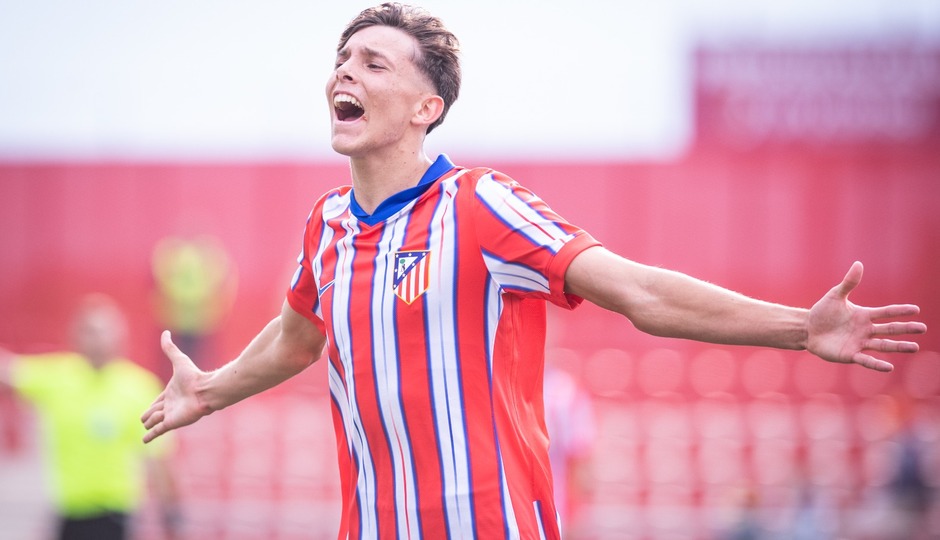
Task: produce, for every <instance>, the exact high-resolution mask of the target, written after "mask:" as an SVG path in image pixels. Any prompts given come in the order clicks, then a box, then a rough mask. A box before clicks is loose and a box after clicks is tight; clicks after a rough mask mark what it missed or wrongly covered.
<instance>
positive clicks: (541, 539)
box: [532, 501, 545, 540]
mask: <svg viewBox="0 0 940 540" xmlns="http://www.w3.org/2000/svg"><path fill="white" fill-rule="evenodd" d="M532 506H533V507H534V508H535V522H536V524H538V526H539V540H545V526H544V525H543V524H542V503H541V502H539V501H533V502H532Z"/></svg>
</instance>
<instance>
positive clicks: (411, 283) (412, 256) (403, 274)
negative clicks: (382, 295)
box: [393, 251, 431, 304]
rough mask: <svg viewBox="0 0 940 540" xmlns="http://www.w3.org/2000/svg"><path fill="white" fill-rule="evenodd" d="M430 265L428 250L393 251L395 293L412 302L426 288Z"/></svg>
mask: <svg viewBox="0 0 940 540" xmlns="http://www.w3.org/2000/svg"><path fill="white" fill-rule="evenodd" d="M430 267H431V252H430V251H396V252H395V280H394V281H393V285H394V287H395V295H396V296H398V297H399V298H401V299H402V300H404V301H405V303H408V304H410V303H412V302H414V301H415V300H417V299H418V297H420V296H421V295H422V294H424V293H425V292H426V291H427V290H428V284H429V283H430V281H431V278H430V274H431V272H430Z"/></svg>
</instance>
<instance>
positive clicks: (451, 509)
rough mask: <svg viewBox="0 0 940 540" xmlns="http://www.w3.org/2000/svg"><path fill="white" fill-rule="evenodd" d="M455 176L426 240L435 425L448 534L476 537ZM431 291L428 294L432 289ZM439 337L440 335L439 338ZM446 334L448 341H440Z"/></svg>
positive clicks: (445, 186)
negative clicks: (459, 309) (460, 325)
mask: <svg viewBox="0 0 940 540" xmlns="http://www.w3.org/2000/svg"><path fill="white" fill-rule="evenodd" d="M453 180H454V179H453V178H452V179H449V180H447V181H445V182H444V184H443V185H442V189H443V191H444V194H443V196H442V197H441V198H440V202H439V204H438V207H437V208H436V209H435V212H434V216H433V218H432V222H431V225H430V228H429V231H428V244H429V246H431V251H432V253H434V254H435V255H437V256H436V257H434V260H433V261H432V268H433V272H432V274H433V275H432V276H431V280H432V281H431V283H432V286H431V287H430V289H431V291H433V293H434V294H435V298H431V299H429V300H428V302H427V304H428V309H429V313H428V321H427V322H428V333H429V336H428V342H429V344H430V345H431V346H430V347H429V364H430V365H429V369H430V371H431V373H432V381H431V385H432V398H433V403H434V412H435V428H436V430H437V434H438V445H439V446H438V449H439V454H440V457H441V469H442V471H441V472H442V477H443V478H442V480H443V486H442V487H443V504H444V508H445V515H446V517H447V524H448V535H449V536H450V538H468V537H470V538H472V533H473V526H474V523H473V516H472V515H471V514H472V513H471V500H470V496H471V486H470V455H469V450H468V442H467V428H466V426H465V425H464V421H465V418H464V415H463V395H462V388H461V381H460V355H459V344H458V343H457V341H456V338H457V335H456V332H455V328H456V324H457V321H456V317H455V313H454V310H455V309H456V305H455V304H456V287H457V285H458V280H456V279H454V275H455V273H456V264H457V261H456V251H457V249H456V234H457V231H456V222H455V213H454V200H455V198H454V195H455V193H454V192H455V190H456V184H455V183H454V181H453ZM429 294H430V293H429ZM436 336H441V338H437V337H436ZM444 336H448V339H442V338H443V337H444Z"/></svg>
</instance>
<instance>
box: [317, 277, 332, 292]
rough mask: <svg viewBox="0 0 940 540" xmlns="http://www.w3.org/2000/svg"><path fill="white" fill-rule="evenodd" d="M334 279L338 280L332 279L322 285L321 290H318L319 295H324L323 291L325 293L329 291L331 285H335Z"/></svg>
mask: <svg viewBox="0 0 940 540" xmlns="http://www.w3.org/2000/svg"><path fill="white" fill-rule="evenodd" d="M334 281H336V280H335V279H331V280H330V282H329V283H327V284H326V285H324V286H322V287H320V290H319V292H318V293H317V294H318V295H322V294H323V293H325V292H326V291H327V289H329V288H330V287H332V286H333V282H334Z"/></svg>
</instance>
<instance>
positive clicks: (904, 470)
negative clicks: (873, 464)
mask: <svg viewBox="0 0 940 540" xmlns="http://www.w3.org/2000/svg"><path fill="white" fill-rule="evenodd" d="M893 403H894V408H895V412H894V414H895V417H896V420H895V422H896V432H895V433H894V435H893V436H892V438H891V440H892V441H893V442H894V443H895V444H896V446H895V448H896V454H895V459H894V463H893V472H892V474H891V479H890V481H889V482H888V484H887V486H886V495H887V499H888V500H887V501H886V502H887V506H888V515H890V516H891V518H890V520H889V521H890V526H889V529H890V530H889V531H888V534H887V535H886V539H889V540H902V539H903V540H927V539H928V538H930V537H931V535H930V533H929V530H930V528H929V525H930V524H929V523H928V519H929V515H930V511H931V509H933V508H934V507H935V505H936V496H937V495H936V493H935V489H934V487H933V486H932V485H931V482H930V479H929V478H928V475H927V468H928V467H929V462H928V459H929V457H930V454H931V453H933V452H936V451H937V449H936V448H934V446H933V445H935V444H936V443H934V442H933V441H930V442H928V441H927V440H925V437H924V434H923V433H921V429H922V428H923V426H922V425H920V422H919V420H920V419H918V417H917V414H916V400H915V399H914V398H912V397H910V396H908V395H904V394H899V395H897V396H896V399H895V400H894V401H893Z"/></svg>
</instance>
